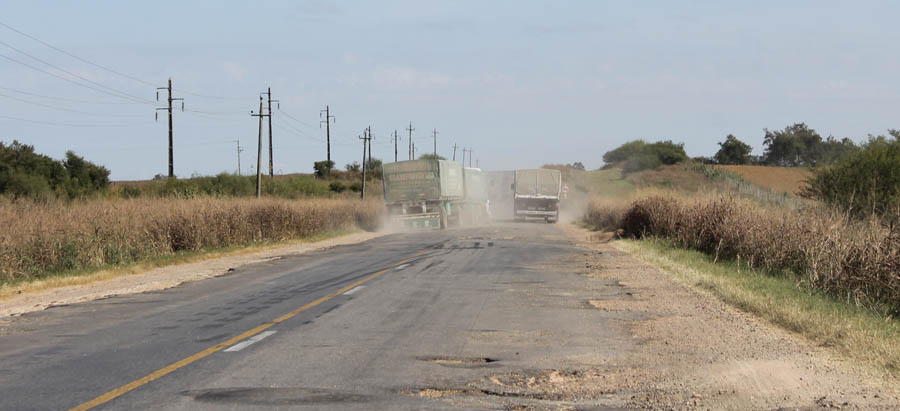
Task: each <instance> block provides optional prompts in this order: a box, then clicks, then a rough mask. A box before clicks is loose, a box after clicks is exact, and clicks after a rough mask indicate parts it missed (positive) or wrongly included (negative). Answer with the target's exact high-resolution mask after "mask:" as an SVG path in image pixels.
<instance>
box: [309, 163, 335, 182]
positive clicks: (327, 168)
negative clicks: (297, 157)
mask: <svg viewBox="0 0 900 411" xmlns="http://www.w3.org/2000/svg"><path fill="white" fill-rule="evenodd" d="M332 169H334V161H331V160H324V161H316V162H315V163H313V170H315V174H316V177H320V178H327V177H328V176H329V175H330V174H331V170H332Z"/></svg>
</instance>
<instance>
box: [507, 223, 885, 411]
mask: <svg viewBox="0 0 900 411" xmlns="http://www.w3.org/2000/svg"><path fill="white" fill-rule="evenodd" d="M561 227H562V228H563V229H564V230H565V231H567V232H568V233H569V234H570V236H571V237H572V238H573V239H575V240H576V242H578V243H579V245H582V246H584V247H587V248H592V249H595V250H597V251H599V253H596V254H591V255H586V256H585V257H584V258H585V261H584V264H585V267H587V269H586V272H585V274H584V275H587V276H591V277H593V278H597V279H598V280H605V281H609V280H614V281H617V282H618V283H619V284H621V285H623V286H625V287H626V288H627V289H629V290H631V291H630V292H631V293H632V294H631V295H632V297H633V298H625V299H621V298H619V299H605V298H596V299H591V300H589V301H587V304H588V305H589V306H590V307H593V308H595V309H598V310H604V311H609V312H623V313H643V314H645V318H649V319H641V320H624V321H626V322H627V325H628V327H629V328H630V329H631V331H632V332H633V334H634V337H635V338H639V339H640V340H642V341H643V342H642V343H641V344H639V346H638V349H637V350H636V351H635V352H633V353H631V354H630V355H628V356H627V358H625V359H618V360H614V361H613V362H612V363H609V364H606V365H605V367H603V369H586V370H574V371H560V370H548V371H546V372H544V373H542V374H537V375H530V376H525V377H522V376H500V377H496V378H499V379H498V381H497V382H498V383H501V384H505V385H508V384H514V385H519V386H522V387H524V388H528V389H530V390H534V391H538V392H545V393H546V392H560V391H563V392H573V391H575V392H581V393H583V394H585V395H590V394H591V393H598V392H618V393H622V392H623V391H626V392H631V393H633V394H632V395H631V397H630V398H628V402H627V406H628V407H637V408H652V409H781V408H786V409H814V408H850V409H896V408H897V407H898V406H900V401H898V398H900V395H898V390H897V388H896V387H890V386H888V385H887V383H886V382H885V381H883V380H881V379H878V378H877V377H873V376H872V375H870V374H869V373H868V372H867V370H866V369H864V368H862V367H859V366H856V365H854V364H851V363H849V362H847V361H844V360H842V359H841V358H838V357H836V356H834V355H833V354H832V353H831V352H830V351H828V350H827V349H825V348H822V347H817V346H813V345H812V344H810V343H809V342H807V341H806V340H804V339H803V338H802V337H801V336H799V335H796V334H792V333H789V332H787V331H785V330H782V329H779V328H777V327H775V326H773V325H771V324H768V323H766V322H765V321H763V320H761V319H759V318H756V317H754V316H752V315H750V314H747V313H744V312H742V311H739V310H737V309H735V308H734V307H731V306H728V305H726V304H725V303H723V302H721V301H720V300H718V299H716V298H715V297H714V296H712V295H709V294H706V293H703V292H701V291H698V290H695V289H693V288H690V287H686V286H684V285H681V284H679V283H677V282H676V281H674V280H673V279H672V278H671V277H669V275H668V274H666V273H664V272H662V271H660V270H658V269H656V268H655V267H653V266H651V265H649V264H646V263H643V262H641V261H639V260H637V259H636V258H634V257H632V256H630V255H628V254H626V253H624V252H622V251H619V250H618V249H616V248H615V247H614V246H613V245H611V244H610V243H609V242H605V241H604V242H600V241H598V237H597V235H596V234H595V233H591V232H588V231H586V230H582V229H580V228H577V227H574V226H571V225H568V224H566V225H561ZM623 318H629V317H628V316H623Z"/></svg>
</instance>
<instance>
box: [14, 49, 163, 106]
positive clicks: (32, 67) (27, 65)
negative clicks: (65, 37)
mask: <svg viewBox="0 0 900 411" xmlns="http://www.w3.org/2000/svg"><path fill="white" fill-rule="evenodd" d="M0 58H4V59H6V60H9V61H11V62H13V63H16V64H21V65H23V66H25V67H28V68H30V69H32V70H35V71H39V72H41V73H44V74H47V75H50V76H53V77H56V78H58V79H60V80H64V81H67V82H69V83H72V84H74V85H76V86H81V87H84V88H87V89H91V90H94V91H97V92H100V93H103V94H107V95H110V96H113V97H116V98H121V99H124V100H129V99H128V98H125V97H122V96H120V95H117V94H114V93H111V92H109V91H106V90H103V89H100V88H96V87H92V86H89V85H87V84H83V83H79V82H77V81H75V80H72V79H69V78H66V77H63V76H60V75H59V74H56V73H53V72H49V71H46V70H44V69H40V68H37V67H35V66H32V65H31V64H28V63H23V62H21V61H19V60H16V59H14V58H12V57H9V56H7V55H4V54H0ZM132 101H133V100H132ZM147 101H148V102H150V103H151V104H152V103H153V102H152V101H150V100H147ZM133 102H134V101H133ZM140 103H142V104H143V102H140Z"/></svg>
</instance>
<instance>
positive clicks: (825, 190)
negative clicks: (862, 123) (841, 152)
mask: <svg viewBox="0 0 900 411" xmlns="http://www.w3.org/2000/svg"><path fill="white" fill-rule="evenodd" d="M890 134H891V135H892V136H893V137H894V139H893V140H892V141H889V140H887V139H885V138H872V139H871V140H870V142H869V144H866V145H865V146H864V148H863V149H862V150H860V151H858V152H855V153H853V154H851V155H850V156H849V157H848V158H846V159H845V160H843V161H841V162H839V163H837V164H835V165H833V166H831V167H827V168H822V169H818V170H813V176H812V177H811V178H810V179H809V180H808V181H807V187H806V188H805V189H804V190H803V191H802V193H801V194H802V195H803V196H805V197H808V198H814V199H818V200H822V201H824V202H825V203H827V204H830V205H833V206H836V207H839V208H841V209H843V210H849V211H850V212H851V213H853V214H856V215H868V214H879V215H885V214H893V213H894V211H896V209H897V207H898V206H900V172H898V170H900V141H898V140H897V139H898V138H900V131H897V130H891V131H890Z"/></svg>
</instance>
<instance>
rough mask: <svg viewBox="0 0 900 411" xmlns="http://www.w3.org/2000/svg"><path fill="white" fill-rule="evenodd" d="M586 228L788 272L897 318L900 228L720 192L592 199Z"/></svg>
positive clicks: (817, 287) (809, 285)
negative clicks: (656, 240)
mask: <svg viewBox="0 0 900 411" xmlns="http://www.w3.org/2000/svg"><path fill="white" fill-rule="evenodd" d="M585 220H586V222H587V223H588V225H590V226H592V227H594V228H597V229H605V230H610V229H611V227H617V228H619V229H621V230H622V232H621V234H622V235H624V236H628V237H633V238H642V237H644V236H653V237H661V238H667V239H669V240H671V241H672V242H673V243H674V244H675V245H677V246H680V247H683V248H688V249H694V250H698V251H702V252H705V253H708V254H710V255H712V256H714V259H716V260H718V259H720V258H728V259H734V260H737V261H738V262H739V263H740V264H742V265H745V266H749V267H752V268H757V269H761V270H765V271H770V272H777V271H782V270H790V271H792V272H794V273H796V274H798V278H799V282H800V283H801V285H802V286H804V287H806V288H808V289H812V290H818V291H822V292H825V293H828V294H831V295H834V296H837V297H840V298H842V299H845V300H847V301H849V302H852V303H855V304H857V305H861V306H866V307H869V308H872V309H875V310H877V311H879V312H881V313H883V314H887V315H893V316H896V315H898V314H900V227H897V226H896V225H891V224H885V223H882V221H880V220H874V219H872V220H867V221H860V220H855V219H852V218H849V217H848V216H847V215H844V214H840V213H837V212H834V211H831V210H829V209H826V208H809V209H804V210H788V209H778V208H764V207H761V206H760V205H758V204H757V203H753V202H750V201H746V200H741V199H736V198H734V197H729V196H722V195H718V196H715V195H706V196H696V197H693V198H687V197H683V196H679V195H676V194H673V193H669V194H667V195H663V194H660V193H654V194H650V195H645V196H638V197H636V198H635V199H634V200H631V201H621V200H619V201H613V202H610V201H605V202H594V203H592V204H591V206H590V207H589V211H588V212H587V214H586V218H585Z"/></svg>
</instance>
